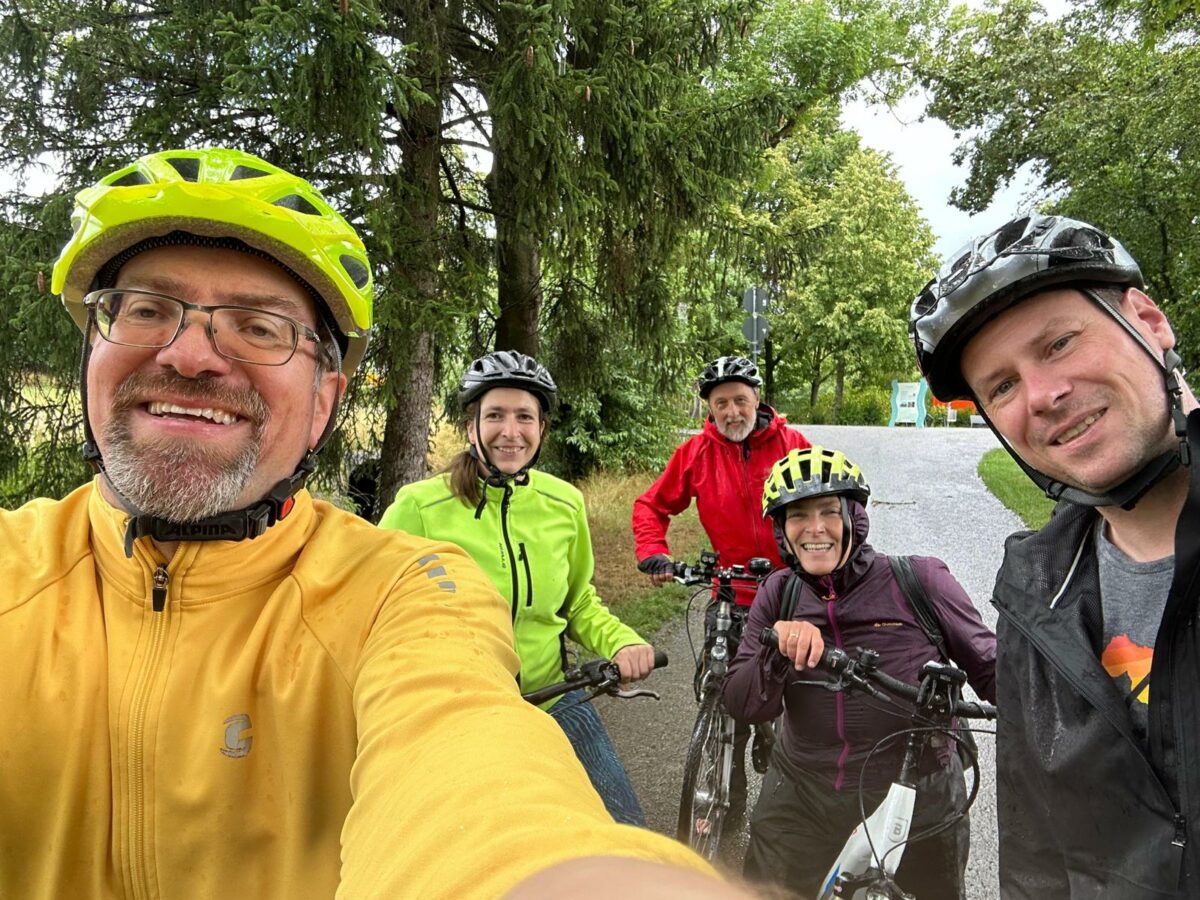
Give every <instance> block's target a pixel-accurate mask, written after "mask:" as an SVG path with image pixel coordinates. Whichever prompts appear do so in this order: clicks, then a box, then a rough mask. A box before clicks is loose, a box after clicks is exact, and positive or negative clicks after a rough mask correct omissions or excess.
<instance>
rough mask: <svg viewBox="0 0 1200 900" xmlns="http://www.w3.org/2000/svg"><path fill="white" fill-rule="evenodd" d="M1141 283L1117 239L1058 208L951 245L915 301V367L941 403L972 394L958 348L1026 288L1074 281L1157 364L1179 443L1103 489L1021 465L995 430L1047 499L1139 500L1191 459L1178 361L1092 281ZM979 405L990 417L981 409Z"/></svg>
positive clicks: (1027, 292)
mask: <svg viewBox="0 0 1200 900" xmlns="http://www.w3.org/2000/svg"><path fill="white" fill-rule="evenodd" d="M1101 284H1109V285H1114V286H1117V287H1124V288H1138V289H1141V288H1142V287H1143V286H1144V281H1143V279H1142V271H1141V269H1140V268H1139V267H1138V264H1137V261H1136V260H1135V259H1134V258H1133V257H1132V256H1131V255H1130V254H1129V251H1128V250H1126V249H1125V248H1124V247H1123V246H1121V243H1120V242H1119V241H1117V240H1116V239H1114V238H1112V237H1110V236H1109V235H1107V234H1105V233H1104V232H1103V231H1101V230H1100V229H1098V228H1096V227H1095V226H1093V225H1089V224H1087V223H1086V222H1080V221H1077V220H1075V219H1068V218H1064V217H1062V216H1038V215H1030V216H1024V217H1022V218H1019V219H1014V220H1013V221H1011V222H1009V223H1008V224H1007V225H1004V226H1003V227H1001V228H999V229H997V230H996V231H993V232H992V233H991V234H988V235H984V236H983V237H981V238H977V239H976V240H974V241H972V242H971V243H970V244H968V245H966V246H965V247H963V248H962V249H961V250H960V251H959V252H958V253H955V254H954V255H953V256H952V257H951V259H950V261H949V262H948V263H947V264H946V265H945V266H943V267H942V269H941V270H940V271H939V272H938V274H937V276H936V277H934V278H933V280H932V281H930V282H929V284H927V285H926V286H925V288H924V290H922V291H921V293H920V294H919V295H918V296H917V298H916V300H914V301H913V305H912V311H911V313H910V316H909V331H910V333H911V336H912V341H913V345H914V347H915V348H916V351H917V365H918V366H919V367H920V369H921V374H923V375H924V376H925V379H926V381H927V382H928V383H929V388H930V390H931V391H932V392H933V394H934V396H935V397H937V398H938V399H939V400H942V401H950V400H965V399H970V400H975V399H976V398H975V397H974V395H973V394H972V392H971V389H970V388H969V387H968V386H967V383H966V380H965V379H964V378H963V375H962V365H961V361H962V351H963V347H964V346H965V345H966V344H967V342H968V341H970V340H971V338H972V337H974V336H975V334H976V333H978V332H979V330H980V329H981V328H983V326H984V325H986V324H987V323H988V322H990V321H991V320H992V319H994V318H996V317H997V316H998V315H1000V314H1001V313H1002V312H1004V311H1005V310H1007V309H1009V308H1011V307H1012V306H1014V305H1015V304H1017V303H1019V302H1020V301H1022V300H1024V299H1026V298H1028V297H1029V296H1031V295H1033V294H1036V293H1039V292H1041V291H1044V290H1046V289H1048V288H1054V287H1066V286H1070V285H1074V286H1076V287H1077V288H1078V289H1079V290H1080V292H1081V293H1082V294H1083V295H1084V296H1085V297H1087V298H1088V299H1089V300H1091V301H1092V302H1093V303H1095V304H1096V305H1097V306H1099V307H1100V308H1101V309H1102V310H1103V311H1104V312H1105V313H1107V314H1108V315H1109V316H1111V317H1112V318H1113V319H1114V320H1115V321H1116V322H1117V323H1118V324H1119V325H1120V326H1121V327H1122V328H1123V329H1125V332H1126V333H1127V334H1128V335H1129V336H1130V337H1131V338H1133V340H1134V341H1136V342H1137V344H1138V346H1139V347H1141V348H1142V350H1143V351H1145V352H1146V354H1147V355H1149V356H1150V358H1151V359H1153V360H1154V362H1155V364H1156V365H1157V366H1159V367H1160V368H1161V369H1162V372H1163V381H1164V386H1165V389H1166V399H1167V408H1168V410H1169V412H1170V413H1171V416H1172V419H1173V420H1174V425H1175V433H1176V435H1177V437H1178V438H1179V447H1178V449H1177V450H1171V451H1168V452H1166V453H1163V454H1162V455H1160V456H1158V457H1157V458H1155V459H1153V460H1150V461H1149V462H1147V463H1146V464H1145V465H1144V466H1142V468H1141V469H1139V470H1138V471H1137V472H1135V473H1133V474H1132V475H1131V476H1130V477H1129V478H1128V479H1126V480H1125V481H1124V482H1122V483H1121V484H1119V485H1117V486H1115V487H1113V488H1111V489H1110V490H1108V491H1107V492H1105V493H1103V494H1093V493H1090V492H1088V491H1084V490H1081V489H1079V488H1075V487H1071V486H1068V485H1066V484H1064V483H1063V482H1061V481H1056V480H1055V479H1053V478H1051V477H1049V476H1048V475H1045V474H1043V473H1042V472H1039V471H1038V470H1037V469H1034V468H1032V467H1031V466H1029V465H1027V464H1026V463H1025V461H1024V460H1023V459H1021V457H1020V455H1018V454H1017V453H1016V451H1014V450H1013V449H1012V447H1011V446H1009V444H1008V441H1007V440H1005V438H1004V435H1002V434H1000V432H999V431H996V429H995V427H994V426H993V427H992V430H993V431H995V432H996V436H997V437H998V438H999V439H1000V442H1001V444H1003V445H1004V448H1005V449H1006V450H1008V452H1009V454H1010V455H1011V456H1012V458H1013V459H1014V460H1015V461H1016V462H1017V465H1019V466H1020V467H1021V468H1022V469H1023V470H1024V471H1025V474H1027V475H1028V476H1029V477H1030V479H1032V481H1033V482H1034V483H1035V484H1036V485H1037V486H1038V487H1040V488H1041V489H1042V490H1043V491H1045V492H1046V496H1047V497H1049V498H1050V499H1052V500H1060V499H1061V500H1068V501H1070V502H1072V503H1078V504H1081V505H1085V506H1120V507H1122V508H1124V509H1132V508H1133V506H1134V504H1136V503H1137V501H1138V500H1139V499H1141V497H1142V496H1143V495H1144V494H1145V493H1146V492H1147V491H1148V490H1150V488H1152V487H1153V486H1154V485H1155V484H1157V483H1158V482H1159V481H1160V480H1161V479H1162V478H1164V477H1165V476H1166V475H1168V474H1169V473H1170V472H1172V471H1174V469H1175V468H1176V467H1177V466H1178V465H1179V464H1180V463H1183V464H1184V465H1187V464H1188V463H1189V462H1190V459H1189V451H1188V446H1187V439H1186V433H1187V421H1186V417H1185V416H1184V414H1183V406H1182V397H1183V387H1184V385H1183V373H1182V361H1181V360H1180V358H1179V354H1178V353H1176V352H1175V351H1174V350H1168V351H1167V352H1166V354H1160V353H1159V351H1157V350H1156V349H1155V348H1153V347H1151V346H1150V345H1149V344H1148V343H1147V342H1146V339H1145V338H1144V337H1143V336H1142V335H1141V334H1140V333H1139V332H1138V330H1137V329H1136V328H1134V326H1133V325H1132V324H1131V323H1130V322H1129V321H1128V320H1127V319H1126V318H1125V316H1123V315H1122V314H1121V312H1120V311H1119V310H1118V309H1117V307H1116V306H1114V305H1113V304H1112V303H1110V302H1109V301H1108V300H1107V299H1105V297H1104V296H1102V295H1101V293H1099V292H1098V291H1096V290H1094V288H1095V287H1096V286H1097V285H1101ZM979 412H980V413H981V414H982V415H983V417H984V419H985V420H986V421H987V422H988V425H991V424H992V423H991V420H990V419H989V418H988V415H987V410H986V409H985V408H984V407H983V405H982V404H979Z"/></svg>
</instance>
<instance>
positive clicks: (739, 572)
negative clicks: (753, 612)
mask: <svg viewBox="0 0 1200 900" xmlns="http://www.w3.org/2000/svg"><path fill="white" fill-rule="evenodd" d="M770 574H771V561H770V560H768V559H764V558H762V557H759V556H756V557H754V558H753V559H751V560H750V561H749V562H748V563H747V564H746V565H744V566H742V565H733V566H722V565H720V564H719V562H718V560H717V554H715V553H709V552H705V553H701V554H700V560H699V561H698V562H694V563H689V562H684V561H683V560H677V561H675V562H673V563H671V575H672V577H673V578H674V579H675V580H676V581H678V582H679V583H680V584H684V585H691V584H707V583H708V582H710V581H717V580H720V581H724V580H726V579H728V580H729V582H730V583H733V582H743V583H747V584H757V583H758V582H760V581H762V579H763V578H764V577H765V576H767V575H770Z"/></svg>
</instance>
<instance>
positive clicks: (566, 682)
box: [521, 650, 668, 706]
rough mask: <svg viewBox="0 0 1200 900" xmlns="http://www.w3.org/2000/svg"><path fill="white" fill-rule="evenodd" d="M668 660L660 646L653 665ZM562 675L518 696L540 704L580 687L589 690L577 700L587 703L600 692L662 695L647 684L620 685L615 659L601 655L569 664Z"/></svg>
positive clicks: (623, 695)
mask: <svg viewBox="0 0 1200 900" xmlns="http://www.w3.org/2000/svg"><path fill="white" fill-rule="evenodd" d="M667 662H668V659H667V654H666V653H664V652H663V651H662V650H655V651H654V668H655V669H662V668H666V665H667ZM563 676H564V677H563V680H562V681H559V682H556V683H555V684H548V685H546V686H545V687H541V688H538V689H537V690H536V691H530V692H529V693H526V694H522V695H521V698H522V699H523V700H527V701H529V702H530V703H532V704H533V705H534V706H539V705H541V704H542V703H545V702H546V701H547V700H553V699H554V698H555V697H561V696H562V695H563V694H567V693H570V692H571V691H574V690H579V689H580V688H582V689H584V690H590V691H591V693H589V694H588V695H587V696H586V697H582V698H580V700H579V701H577V702H579V703H590V702H591V701H592V700H594V699H595V698H596V697H598V696H600V695H601V694H608V695H609V696H611V697H620V698H621V699H622V700H629V699H632V698H633V697H653V698H654V699H655V700H658V699H661V698H660V697H659V695H658V693H657V692H656V691H650V690H647V689H646V688H630V689H624V688H622V687H621V670H620V669H618V668H617V664H616V663H615V662H611V661H610V660H607V659H603V658H600V659H591V660H588V661H587V662H585V663H583V664H582V665H579V666H575V667H573V668H570V669H568V670H567V671H566V672H564V673H563Z"/></svg>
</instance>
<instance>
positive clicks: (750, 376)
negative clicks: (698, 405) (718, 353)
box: [696, 356, 762, 400]
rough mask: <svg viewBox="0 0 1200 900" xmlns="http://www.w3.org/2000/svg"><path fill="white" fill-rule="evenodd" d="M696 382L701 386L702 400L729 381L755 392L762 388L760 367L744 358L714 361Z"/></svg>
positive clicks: (706, 367)
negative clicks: (745, 385) (748, 387)
mask: <svg viewBox="0 0 1200 900" xmlns="http://www.w3.org/2000/svg"><path fill="white" fill-rule="evenodd" d="M696 380H697V382H698V383H699V385H700V399H701V400H707V399H708V395H709V394H711V393H712V392H713V388H715V387H716V386H717V385H719V384H725V382H727V381H740V382H741V383H742V384H748V385H750V387H752V388H754V389H755V390H757V389H758V388H760V387H762V379H761V378H760V377H759V375H758V366H756V365H755V364H754V363H752V362H751V361H750V360H748V359H746V357H744V356H722V357H721V358H720V359H714V360H713V361H712V362H710V363H709V364H708V365H707V366H705V367H704V371H703V372H701V373H700V377H699V378H697V379H696Z"/></svg>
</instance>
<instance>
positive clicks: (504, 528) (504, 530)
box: [485, 484, 521, 622]
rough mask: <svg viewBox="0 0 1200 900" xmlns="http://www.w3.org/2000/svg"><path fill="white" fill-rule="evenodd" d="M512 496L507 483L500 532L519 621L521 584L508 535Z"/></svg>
mask: <svg viewBox="0 0 1200 900" xmlns="http://www.w3.org/2000/svg"><path fill="white" fill-rule="evenodd" d="M485 490H486V488H485ZM511 497H512V488H510V487H509V486H508V485H507V484H506V485H505V486H504V499H503V500H501V501H500V533H501V534H502V535H504V549H505V551H506V552H507V553H508V571H509V573H510V574H511V575H512V620H513V621H514V622H515V621H517V605H518V603H520V599H521V598H520V593H521V586H520V584H519V583H518V582H517V555H516V554H515V553H513V546H512V541H511V540H510V539H509V536H508V502H509V499H510V498H511Z"/></svg>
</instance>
